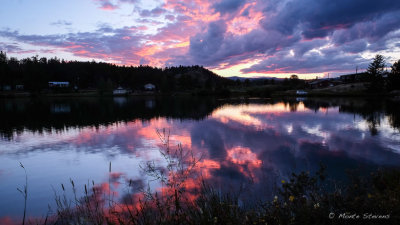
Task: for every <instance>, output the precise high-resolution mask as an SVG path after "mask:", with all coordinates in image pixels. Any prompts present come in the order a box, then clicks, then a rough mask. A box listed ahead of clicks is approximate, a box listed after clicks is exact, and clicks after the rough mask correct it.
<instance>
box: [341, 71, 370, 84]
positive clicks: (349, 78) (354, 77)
mask: <svg viewBox="0 0 400 225" xmlns="http://www.w3.org/2000/svg"><path fill="white" fill-rule="evenodd" d="M367 76H368V74H367V73H353V74H345V75H341V76H340V77H339V79H340V80H341V81H343V82H345V83H352V82H357V81H362V80H363V79H365V78H366V77H367Z"/></svg>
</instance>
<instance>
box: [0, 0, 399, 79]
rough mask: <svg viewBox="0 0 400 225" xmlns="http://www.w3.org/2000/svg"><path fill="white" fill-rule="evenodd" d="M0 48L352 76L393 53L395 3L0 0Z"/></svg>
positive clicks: (234, 70) (260, 72)
mask: <svg viewBox="0 0 400 225" xmlns="http://www.w3.org/2000/svg"><path fill="white" fill-rule="evenodd" d="M0 50H2V51H6V52H7V54H8V56H12V57H17V58H22V57H29V56H33V55H39V57H42V56H45V57H54V56H57V57H58V58H64V59H66V60H82V61H88V60H96V61H105V62H110V63H115V64H119V65H134V66H137V65H140V64H142V65H147V64H148V65H151V66H157V67H165V66H176V65H203V66H204V67H206V68H208V69H210V70H212V71H214V72H216V73H217V74H219V75H222V76H244V77H253V76H273V77H284V76H288V75H290V74H293V73H296V74H300V77H301V78H314V77H315V76H323V75H325V76H327V74H328V73H330V74H331V76H335V75H339V74H345V73H353V72H355V69H356V67H358V68H359V71H363V70H365V69H366V68H367V66H368V64H369V63H370V62H371V59H372V57H373V56H374V55H375V54H378V53H379V54H382V55H384V56H385V57H386V61H387V64H388V65H389V66H390V65H391V63H393V62H394V61H395V60H398V59H400V1H396V0H380V1H376V0H351V1H349V0H213V1H211V0H69V1H62V0H3V1H2V5H1V7H0Z"/></svg>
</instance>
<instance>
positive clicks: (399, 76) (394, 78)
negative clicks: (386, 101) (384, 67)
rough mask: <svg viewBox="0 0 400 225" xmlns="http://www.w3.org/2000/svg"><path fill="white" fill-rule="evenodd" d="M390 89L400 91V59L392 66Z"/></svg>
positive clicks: (389, 79)
mask: <svg viewBox="0 0 400 225" xmlns="http://www.w3.org/2000/svg"><path fill="white" fill-rule="evenodd" d="M388 89H389V90H399V89H400V59H399V60H397V62H395V63H393V65H392V71H391V72H390V74H389V77H388Z"/></svg>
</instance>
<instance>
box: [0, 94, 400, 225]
mask: <svg viewBox="0 0 400 225" xmlns="http://www.w3.org/2000/svg"><path fill="white" fill-rule="evenodd" d="M0 116H1V118H2V119H1V122H0V137H1V138H0V222H1V221H3V222H4V221H9V220H16V219H18V218H21V217H22V214H23V208H24V198H23V196H22V195H21V193H19V191H18V190H17V188H20V189H22V188H23V186H24V185H25V173H24V170H23V168H21V167H20V163H22V164H23V166H24V167H25V169H26V172H27V177H28V202H27V215H28V217H29V218H43V217H45V216H46V215H47V214H48V213H51V212H52V211H51V210H54V206H55V201H54V199H55V195H56V194H60V193H63V191H62V188H61V184H63V185H64V186H65V187H66V191H65V192H66V195H67V196H69V197H72V196H73V194H72V187H71V181H70V180H73V181H74V184H75V187H76V190H77V193H78V195H79V196H80V195H82V193H83V190H84V185H85V184H87V185H91V184H92V183H94V184H95V185H97V186H99V187H102V188H103V189H105V190H110V189H112V190H113V192H114V194H115V196H114V198H115V200H116V201H119V199H121V198H123V197H124V195H125V194H126V193H132V192H138V191H140V190H142V189H145V188H147V187H150V188H151V189H152V190H157V189H158V188H159V184H158V183H157V182H156V181H152V180H153V179H152V177H149V176H148V174H146V173H145V172H144V169H143V168H144V167H145V166H146V163H147V162H154V165H155V166H157V167H158V168H163V167H165V166H166V162H165V157H164V156H163V153H165V145H163V141H162V139H163V138H166V137H168V138H169V145H170V148H171V149H178V147H177V146H178V145H180V146H181V147H182V151H183V152H190V153H191V154H193V157H195V158H196V159H198V160H199V162H198V163H197V164H196V172H197V173H199V174H201V177H202V179H204V180H205V181H206V182H207V183H209V184H211V185H213V186H214V187H216V188H217V189H218V190H220V191H221V192H224V191H228V192H238V193H239V192H241V193H243V198H242V199H243V202H244V203H243V204H245V202H246V201H247V200H249V199H250V200H251V199H253V200H254V198H255V197H254V196H251V194H246V193H245V192H246V190H247V191H248V193H251V192H253V193H257V194H258V195H259V196H260V195H261V196H265V198H266V199H268V198H271V196H273V195H274V191H276V188H277V187H278V186H279V181H281V180H282V179H283V180H284V179H286V178H287V177H288V176H289V175H290V174H291V173H292V172H300V171H310V172H315V171H317V170H318V168H319V165H320V163H323V164H324V165H326V166H327V175H328V177H330V179H332V180H335V181H337V182H346V177H347V175H346V174H347V173H348V172H349V171H358V172H359V173H364V174H368V173H369V172H370V171H374V170H376V169H378V168H383V167H389V168H390V167H398V166H399V165H400V132H399V129H400V104H399V101H398V100H397V101H395V100H390V99H364V98H355V99H351V98H320V99H318V98H309V99H306V98H297V99H295V98H293V99H215V98H196V97H192V98H189V97H186V98H183V97H181V98H178V97H176V98H172V97H140V98H139V97H132V98H125V97H118V98H36V99H0ZM160 136H161V137H160ZM110 163H111V167H112V169H111V172H110V171H109V169H110V168H109V167H110ZM164 169H165V168H164ZM128 183H130V184H132V183H133V184H134V185H133V186H134V187H133V186H132V185H128ZM193 185H196V184H193ZM49 207H50V208H51V209H50V210H49Z"/></svg>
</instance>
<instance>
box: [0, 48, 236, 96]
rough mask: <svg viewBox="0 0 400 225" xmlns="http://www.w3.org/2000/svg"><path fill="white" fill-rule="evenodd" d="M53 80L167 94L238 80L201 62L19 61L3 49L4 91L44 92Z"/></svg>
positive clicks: (0, 86) (86, 86)
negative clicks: (154, 64) (149, 87)
mask: <svg viewBox="0 0 400 225" xmlns="http://www.w3.org/2000/svg"><path fill="white" fill-rule="evenodd" d="M50 81H63V82H69V84H70V85H69V86H70V88H71V89H74V88H75V87H76V88H77V89H97V90H99V91H100V92H102V93H103V92H106V91H110V90H112V89H114V88H116V87H118V86H121V87H124V88H130V89H132V90H142V89H143V86H144V85H145V84H147V83H151V84H154V85H155V86H156V89H157V90H158V91H160V92H163V93H168V92H176V91H187V90H203V91H208V92H210V93H213V92H214V91H216V90H221V89H224V88H226V87H227V86H228V85H230V84H233V83H234V81H231V80H229V79H226V78H223V77H220V76H218V75H217V74H215V73H213V72H212V71H210V70H208V69H206V68H204V67H202V66H198V65H195V66H178V67H166V68H164V69H161V68H156V67H151V66H142V65H140V66H119V65H115V64H110V63H104V62H95V61H91V62H79V61H65V60H63V59H59V58H57V57H54V58H50V59H47V58H45V57H42V58H39V57H38V56H33V57H30V58H24V59H21V60H18V59H17V58H14V57H11V58H8V57H7V55H6V53H4V52H0V90H4V87H5V86H7V89H11V90H14V89H16V88H17V86H18V85H23V89H24V90H26V91H29V92H32V93H40V92H42V91H43V90H46V89H48V87H49V84H48V82H50ZM20 87H22V86H20Z"/></svg>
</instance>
